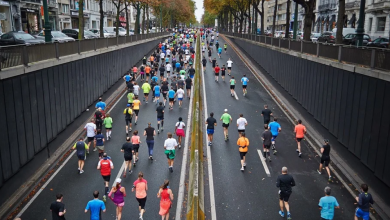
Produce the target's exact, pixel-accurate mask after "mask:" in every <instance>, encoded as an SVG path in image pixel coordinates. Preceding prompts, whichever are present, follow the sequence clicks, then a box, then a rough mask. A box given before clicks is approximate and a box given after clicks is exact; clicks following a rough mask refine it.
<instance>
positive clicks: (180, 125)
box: [175, 117, 186, 149]
mask: <svg viewBox="0 0 390 220" xmlns="http://www.w3.org/2000/svg"><path fill="white" fill-rule="evenodd" d="M185 127H186V124H184V122H183V118H182V117H179V121H178V122H176V125H175V133H176V135H177V137H178V140H179V149H180V148H181V139H182V137H184V134H185V132H184V128H185Z"/></svg>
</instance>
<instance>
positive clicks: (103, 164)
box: [97, 153, 114, 202]
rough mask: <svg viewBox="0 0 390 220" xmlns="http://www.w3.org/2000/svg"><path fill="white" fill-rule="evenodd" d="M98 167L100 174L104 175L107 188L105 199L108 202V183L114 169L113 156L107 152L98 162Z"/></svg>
mask: <svg viewBox="0 0 390 220" xmlns="http://www.w3.org/2000/svg"><path fill="white" fill-rule="evenodd" d="M97 169H98V170H100V174H101V175H102V177H103V180H104V184H105V188H104V194H105V195H104V196H103V201H104V202H106V199H107V196H106V195H107V194H108V193H109V189H108V184H109V183H110V178H111V170H112V169H114V164H113V163H112V161H111V158H110V157H109V156H107V153H104V154H103V159H101V160H100V161H99V163H98V166H97Z"/></svg>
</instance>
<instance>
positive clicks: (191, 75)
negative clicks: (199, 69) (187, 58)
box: [188, 65, 195, 79]
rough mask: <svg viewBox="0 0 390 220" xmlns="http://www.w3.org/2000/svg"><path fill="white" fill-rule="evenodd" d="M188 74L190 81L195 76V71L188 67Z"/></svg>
mask: <svg viewBox="0 0 390 220" xmlns="http://www.w3.org/2000/svg"><path fill="white" fill-rule="evenodd" d="M188 74H189V75H190V77H191V79H193V78H194V75H195V69H194V68H193V67H192V65H190V69H188Z"/></svg>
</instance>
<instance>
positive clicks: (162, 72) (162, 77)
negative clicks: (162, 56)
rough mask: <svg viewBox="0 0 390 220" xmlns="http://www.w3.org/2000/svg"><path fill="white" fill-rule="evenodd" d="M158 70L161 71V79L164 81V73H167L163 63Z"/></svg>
mask: <svg viewBox="0 0 390 220" xmlns="http://www.w3.org/2000/svg"><path fill="white" fill-rule="evenodd" d="M158 70H159V71H160V79H161V80H163V79H164V72H165V67H164V64H163V63H162V64H161V66H160V68H159V69H158Z"/></svg>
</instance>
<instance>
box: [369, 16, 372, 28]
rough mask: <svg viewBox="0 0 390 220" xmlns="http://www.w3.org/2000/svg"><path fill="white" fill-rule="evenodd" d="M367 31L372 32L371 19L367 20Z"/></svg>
mask: <svg viewBox="0 0 390 220" xmlns="http://www.w3.org/2000/svg"><path fill="white" fill-rule="evenodd" d="M368 31H372V18H369V19H368Z"/></svg>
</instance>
